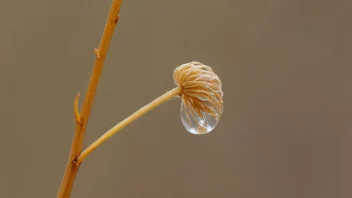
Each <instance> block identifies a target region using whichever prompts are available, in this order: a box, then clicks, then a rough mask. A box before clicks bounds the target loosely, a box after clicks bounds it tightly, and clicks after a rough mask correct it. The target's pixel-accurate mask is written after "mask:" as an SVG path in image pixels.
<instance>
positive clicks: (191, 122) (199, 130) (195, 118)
mask: <svg viewBox="0 0 352 198" xmlns="http://www.w3.org/2000/svg"><path fill="white" fill-rule="evenodd" d="M201 114H202V116H199V115H197V113H196V112H194V111H193V110H192V109H190V108H188V107H187V106H186V105H184V103H183V102H182V104H181V120H182V124H183V126H184V127H185V128H186V129H187V131H189V132H190V133H193V134H197V135H201V134H206V133H209V132H211V131H212V130H213V129H214V128H215V127H216V125H217V124H218V122H219V118H220V116H218V115H216V116H213V115H210V114H208V113H205V112H202V113H201Z"/></svg>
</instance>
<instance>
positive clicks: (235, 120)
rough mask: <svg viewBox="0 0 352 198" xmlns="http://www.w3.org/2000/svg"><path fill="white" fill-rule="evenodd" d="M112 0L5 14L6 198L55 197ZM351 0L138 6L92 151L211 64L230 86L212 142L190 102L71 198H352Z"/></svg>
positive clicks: (126, 18)
mask: <svg viewBox="0 0 352 198" xmlns="http://www.w3.org/2000/svg"><path fill="white" fill-rule="evenodd" d="M110 3H111V1H110V0H104V1H103V0H100V1H98V0H85V1H83V0H81V1H72V0H60V1H50V0H32V1H1V2H0V24H1V31H0V54H1V55H0V56H1V59H0V63H1V72H0V88H1V99H0V100H1V106H0V108H1V114H0V119H1V120H2V121H1V127H0V129H1V144H0V152H1V153H0V154H1V165H0V166H1V169H0V171H1V176H0V197H1V198H22V197H26V198H32V197H33V198H49V197H55V196H56V193H57V190H58V187H59V184H60V181H61V178H62V175H63V172H64V168H65V164H66V160H67V155H68V152H69V146H70V144H71V138H72V135H73V131H74V127H75V125H74V117H73V113H72V103H73V99H74V97H75V94H76V93H77V92H79V91H80V92H81V93H82V95H84V92H85V89H86V86H87V83H88V80H89V75H90V72H91V69H92V65H93V62H94V53H93V49H94V47H96V46H97V45H98V43H99V40H100V37H101V34H102V30H103V27H104V23H105V18H106V16H107V13H108V10H109V6H110ZM351 9H352V2H351V1H350V0H337V1H331V0H330V1H328V0H321V1H318V0H264V1H263V0H251V1H248V0H236V1H232V0H218V1H210V0H178V1H168V0H150V1H143V0H134V1H131V0H125V1H124V3H123V7H122V10H121V20H120V22H119V24H118V27H117V29H116V33H115V35H114V38H113V40H112V43H111V48H110V51H109V53H108V57H107V61H106V65H105V68H104V71H103V74H102V79H101V82H100V84H99V89H98V92H97V97H96V100H95V103H94V108H93V111H92V116H91V119H90V122H89V125H88V131H87V135H86V138H85V145H87V144H89V143H91V142H92V141H94V140H95V139H96V138H97V137H99V136H100V135H101V134H102V133H103V132H104V131H106V130H107V129H109V128H110V127H111V126H113V125H114V124H115V123H117V122H118V121H121V120H122V119H124V118H125V117H126V116H128V115H129V114H131V113H132V112H134V111H135V110H137V109H138V108H139V107H141V106H143V105H145V104H146V103H148V102H150V101H151V100H152V99H154V98H155V97H157V96H159V95H161V94H162V93H164V92H166V91H168V90H169V89H171V88H173V87H174V84H173V79H172V72H173V70H174V68H175V67H176V66H178V65H180V64H182V63H185V62H189V61H192V60H198V61H201V62H203V63H205V64H208V65H210V66H212V67H213V69H214V70H215V71H216V73H217V74H218V75H219V76H220V78H221V79H222V81H223V89H224V93H225V95H224V101H225V104H224V105H225V106H224V107H225V109H224V114H223V116H222V119H221V121H220V124H219V126H218V127H217V128H216V130H215V131H214V132H213V133H211V134H208V135H204V136H195V135H191V134H189V133H187V132H186V130H185V129H184V128H183V126H182V124H181V120H180V117H179V108H180V101H179V100H172V101H170V102H168V103H167V104H164V105H163V106H161V107H158V108H157V109H155V110H154V111H152V112H151V113H149V114H147V115H146V116H144V117H143V118H141V119H139V120H138V121H136V122H135V123H133V124H132V125H130V126H128V127H127V128H125V129H124V130H123V131H122V132H121V133H119V134H117V135H116V136H114V137H113V138H112V139H111V140H110V141H108V142H107V143H106V144H104V145H103V146H102V147H100V148H99V149H98V150H96V151H95V152H94V153H93V154H92V155H91V156H89V158H88V159H87V160H86V162H85V163H84V164H83V166H82V167H81V169H80V171H79V174H78V177H77V181H76V185H75V186H74V191H73V194H72V197H75V198H97V197H123V198H140V197H153V198H158V197H160V198H165V197H167V198H198V197H199V198H214V197H221V198H232V197H238V198H351V197H352V188H351V185H352V168H351V167H352V155H351V152H350V151H351V149H352V88H351V84H352V78H351V72H352V67H351V64H352V56H351V52H352V36H351V35H352V26H351V18H352V12H351Z"/></svg>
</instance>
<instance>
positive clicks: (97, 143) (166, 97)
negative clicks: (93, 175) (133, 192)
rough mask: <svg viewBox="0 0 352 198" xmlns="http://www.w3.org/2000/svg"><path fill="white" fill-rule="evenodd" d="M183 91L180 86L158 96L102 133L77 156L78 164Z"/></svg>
mask: <svg viewBox="0 0 352 198" xmlns="http://www.w3.org/2000/svg"><path fill="white" fill-rule="evenodd" d="M181 93H182V89H181V88H180V87H177V88H174V89H172V90H171V91H169V92H166V93H165V94H163V95H162V96H160V97H158V98H156V99H155V100H153V101H152V102H151V103H149V104H147V105H145V106H144V107H142V108H140V109H139V110H138V111H136V112H135V113H133V114H132V115H130V116H129V117H127V118H126V119H124V120H123V121H121V122H120V123H118V124H117V125H115V126H114V127H113V128H111V129H110V130H109V131H107V132H106V133H105V134H104V135H102V136H101V137H100V138H99V139H97V140H96V141H95V142H93V143H92V144H91V145H90V146H89V147H88V148H87V149H86V150H84V151H83V152H82V154H81V155H80V156H79V157H78V158H77V162H76V164H77V165H78V166H79V165H80V164H81V163H82V162H83V160H84V159H85V158H86V157H87V156H88V155H89V154H90V153H91V152H92V151H94V150H95V149H96V148H97V147H98V146H100V145H101V144H102V143H104V142H105V141H106V140H108V139H109V138H111V137H112V136H113V135H114V134H115V133H117V132H118V131H120V130H121V129H123V128H124V127H126V126H127V125H128V124H130V123H131V122H133V121H135V120H136V119H138V118H139V117H141V116H142V115H144V114H146V113H148V112H149V111H150V110H152V109H154V108H155V107H157V106H159V105H161V104H163V103H164V102H166V101H168V100H170V99H172V98H173V97H175V96H177V95H180V94H181Z"/></svg>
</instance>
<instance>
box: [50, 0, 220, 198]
mask: <svg viewBox="0 0 352 198" xmlns="http://www.w3.org/2000/svg"><path fill="white" fill-rule="evenodd" d="M121 2H122V0H113V3H112V5H111V8H110V13H109V16H108V19H107V21H106V25H105V29H104V33H103V36H102V39H101V42H100V46H99V48H97V49H95V53H96V60H95V64H94V68H93V72H92V75H91V78H90V81H89V85H88V89H87V93H86V96H85V99H84V103H83V107H82V111H81V112H79V110H78V99H79V94H77V96H76V99H75V102H74V112H75V117H76V132H75V135H74V138H73V142H72V146H71V151H70V155H69V159H68V163H67V166H66V171H65V174H64V177H63V180H62V183H61V186H60V189H59V192H58V195H57V197H58V198H68V197H70V194H71V191H72V187H73V183H74V180H75V177H76V174H77V171H78V169H79V167H80V165H81V164H82V162H83V160H84V159H85V158H86V157H87V156H88V155H89V154H90V153H91V152H92V151H93V150H95V149H96V148H97V147H98V146H99V145H101V144H102V143H103V142H105V141H106V140H107V139H109V138H110V137H111V136H113V135H114V134H115V133H117V132H118V131H120V130H121V129H122V128H124V127H125V126H127V125H128V124H130V123H131V122H133V121H134V120H136V119H137V118H139V117H140V116H142V115H144V114H145V113H147V112H149V111H150V110H152V109H154V108H155V107H157V106H159V105H161V104H162V103H164V102H166V101H168V100H170V99H172V98H174V97H176V96H180V97H181V98H182V105H181V118H182V122H183V124H184V126H185V127H186V129H187V130H188V131H190V132H191V133H197V134H204V133H207V132H209V131H211V130H212V129H213V128H214V127H215V126H216V124H217V122H218V120H219V118H220V115H221V113H222V111H223V100H222V97H223V92H222V90H221V81H220V79H219V78H218V76H217V75H216V74H215V73H214V71H213V70H212V69H211V68H210V67H209V66H206V65H203V64H201V63H199V62H190V63H186V64H183V65H181V66H179V67H177V68H176V69H175V71H174V81H175V83H176V85H177V87H176V88H174V89H172V90H171V91H169V92H167V93H165V94H163V95H161V96H160V97H158V98H156V99H155V100H154V101H152V102H151V103H149V104H147V105H146V106H144V107H142V108H141V109H139V110H138V111H136V112H135V113H133V114H132V115H130V116H129V117H127V118H126V119H124V120H123V121H122V122H120V123H118V124H117V125H115V126H114V127H113V128H111V129H110V130H109V131H107V132H106V133H104V134H103V135H102V136H101V137H100V138H98V139H97V140H96V141H95V142H93V143H92V144H91V145H90V146H88V147H87V148H86V149H85V150H84V151H83V152H82V147H83V145H82V142H83V137H84V133H85V130H86V127H87V123H88V118H89V115H90V110H91V107H92V104H93V99H94V96H95V93H96V89H97V86H98V82H99V78H100V74H101V71H102V67H103V64H104V60H105V57H106V53H107V51H108V47H109V43H110V40H111V37H112V34H113V31H114V28H115V26H116V23H117V22H118V19H119V11H120V7H121Z"/></svg>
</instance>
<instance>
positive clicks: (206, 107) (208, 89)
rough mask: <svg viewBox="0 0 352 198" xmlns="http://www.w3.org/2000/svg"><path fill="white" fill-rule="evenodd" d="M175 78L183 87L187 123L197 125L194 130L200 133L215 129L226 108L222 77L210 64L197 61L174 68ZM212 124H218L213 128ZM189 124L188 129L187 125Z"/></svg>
mask: <svg viewBox="0 0 352 198" xmlns="http://www.w3.org/2000/svg"><path fill="white" fill-rule="evenodd" d="M174 81H175V84H176V85H178V86H179V87H181V88H182V94H181V95H180V96H181V98H182V107H181V109H183V111H184V112H183V114H184V118H183V119H184V120H182V121H183V123H184V125H185V122H186V124H187V123H188V125H190V127H193V128H195V131H196V132H194V133H197V134H203V133H207V132H209V130H210V131H211V130H212V129H213V128H214V127H215V126H216V124H217V121H218V120H219V119H220V116H221V113H222V111H223V100H222V97H223V92H222V90H221V81H220V79H219V77H218V76H217V75H216V74H215V73H214V71H213V70H212V69H211V68H210V67H209V66H206V65H203V64H202V63H200V62H195V61H194V62H190V63H186V64H183V65H181V66H179V67H177V68H176V69H175V71H174ZM181 113H182V112H181ZM211 120H213V121H211ZM209 122H212V123H214V122H216V123H215V124H212V123H209ZM209 124H210V125H214V126H213V127H210V128H209V127H208V125H209ZM185 127H186V128H187V126H186V125H185ZM189 131H190V130H189ZM190 132H192V131H190Z"/></svg>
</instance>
